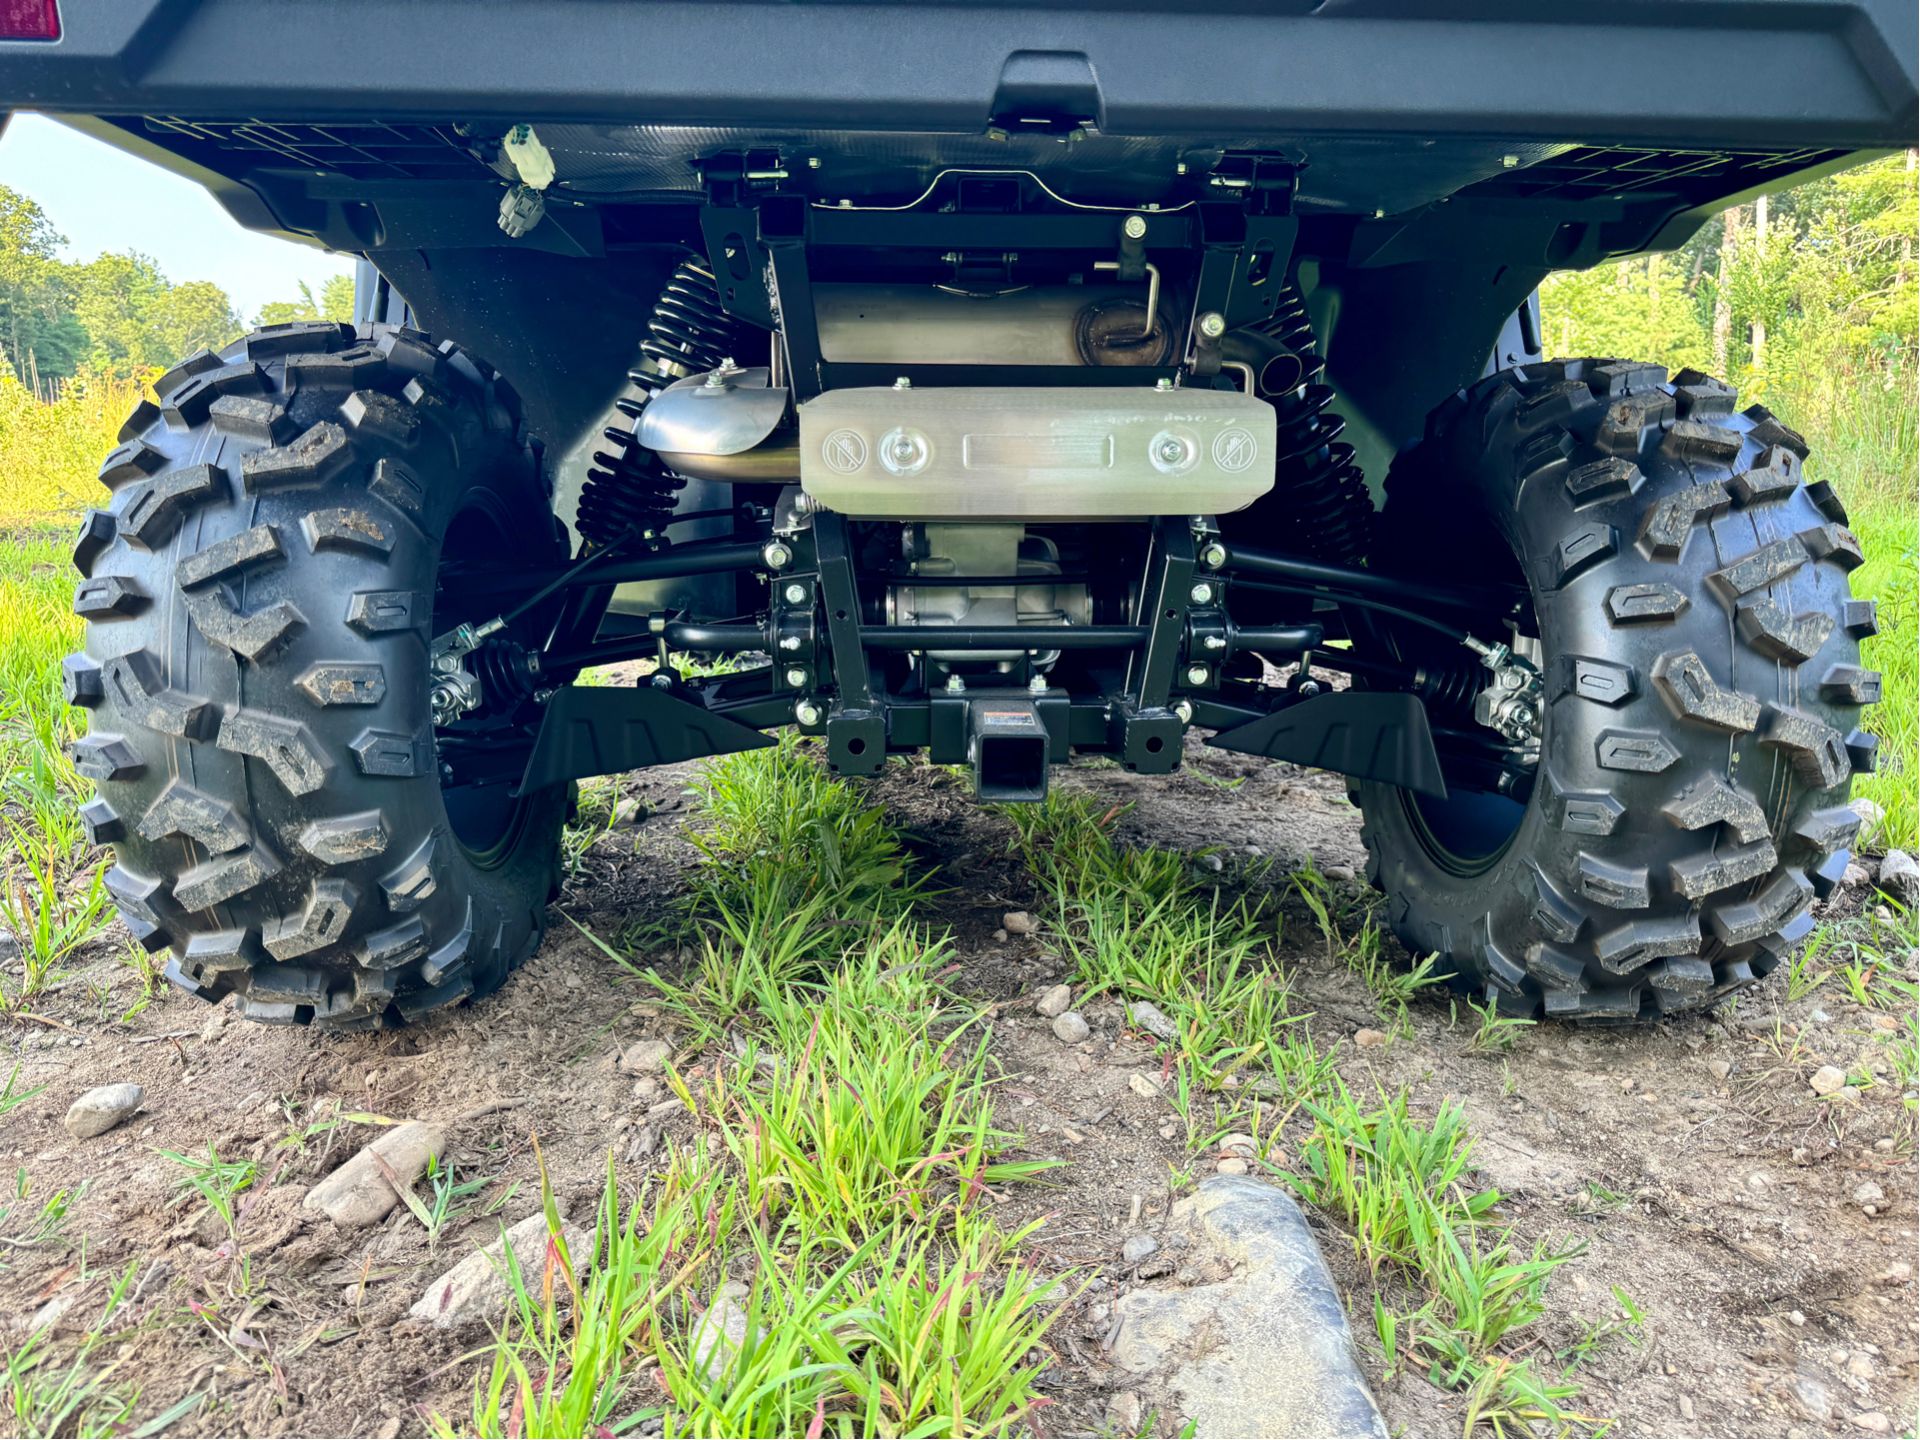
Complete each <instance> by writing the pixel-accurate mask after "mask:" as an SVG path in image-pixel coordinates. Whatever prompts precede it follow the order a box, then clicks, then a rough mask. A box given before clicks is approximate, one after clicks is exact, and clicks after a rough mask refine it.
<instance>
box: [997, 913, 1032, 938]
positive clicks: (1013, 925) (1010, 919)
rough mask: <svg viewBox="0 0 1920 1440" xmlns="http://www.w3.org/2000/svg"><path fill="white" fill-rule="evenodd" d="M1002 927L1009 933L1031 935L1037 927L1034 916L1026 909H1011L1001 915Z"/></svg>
mask: <svg viewBox="0 0 1920 1440" xmlns="http://www.w3.org/2000/svg"><path fill="white" fill-rule="evenodd" d="M1000 928H1001V929H1002V930H1004V931H1006V932H1007V934H1009V935H1031V934H1033V932H1034V929H1035V926H1034V923H1033V916H1031V915H1029V914H1028V913H1027V912H1026V911H1024V910H1009V911H1007V913H1006V914H1004V915H1002V916H1001V917H1000Z"/></svg>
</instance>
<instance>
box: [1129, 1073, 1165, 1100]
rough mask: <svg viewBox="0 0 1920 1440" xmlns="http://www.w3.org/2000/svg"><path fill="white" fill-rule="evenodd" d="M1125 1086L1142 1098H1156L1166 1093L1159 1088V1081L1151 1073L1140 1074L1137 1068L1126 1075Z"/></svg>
mask: <svg viewBox="0 0 1920 1440" xmlns="http://www.w3.org/2000/svg"><path fill="white" fill-rule="evenodd" d="M1127 1088H1128V1089H1129V1090H1131V1091H1133V1093H1134V1094H1136V1095H1138V1096H1139V1097H1140V1098H1141V1099H1142V1100H1158V1099H1160V1098H1161V1097H1162V1096H1163V1095H1165V1094H1166V1092H1165V1091H1164V1090H1162V1089H1161V1088H1160V1082H1159V1081H1158V1080H1155V1079H1154V1078H1153V1077H1152V1076H1151V1075H1142V1074H1141V1073H1140V1072H1139V1071H1138V1070H1136V1071H1134V1072H1133V1074H1131V1075H1129V1076H1127Z"/></svg>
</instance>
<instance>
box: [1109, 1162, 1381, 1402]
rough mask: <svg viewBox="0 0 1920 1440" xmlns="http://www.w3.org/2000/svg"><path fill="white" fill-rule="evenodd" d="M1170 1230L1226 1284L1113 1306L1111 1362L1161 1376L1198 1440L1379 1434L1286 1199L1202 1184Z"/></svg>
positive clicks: (1327, 1290)
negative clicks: (1225, 1269) (1115, 1323)
mask: <svg viewBox="0 0 1920 1440" xmlns="http://www.w3.org/2000/svg"><path fill="white" fill-rule="evenodd" d="M1242 1163H1244V1162H1242ZM1172 1223H1173V1224H1174V1225H1175V1226H1176V1227H1178V1228H1180V1229H1181V1230H1182V1231H1183V1233H1185V1234H1188V1235H1190V1236H1191V1237H1192V1242H1193V1244H1194V1245H1195V1246H1196V1247H1197V1248H1198V1249H1199V1250H1202V1251H1205V1252H1210V1255H1211V1257H1212V1258H1215V1259H1217V1260H1218V1261H1221V1262H1224V1263H1225V1264H1226V1265H1228V1266H1230V1267H1231V1268H1232V1271H1233V1274H1232V1278H1230V1279H1227V1280H1222V1281H1219V1282H1218V1283H1214V1284H1203V1285H1193V1286H1188V1287H1186V1288H1184V1289H1180V1290H1170V1291H1162V1290H1153V1289H1148V1288H1141V1289H1136V1290H1133V1291H1131V1292H1129V1293H1128V1294H1127V1295H1126V1296H1124V1297H1123V1298H1122V1299H1121V1300H1120V1302H1119V1305H1118V1306H1117V1307H1116V1313H1117V1314H1118V1316H1119V1321H1120V1323H1119V1333H1118V1335H1117V1336H1116V1337H1115V1339H1114V1343H1113V1360H1114V1363H1115V1364H1117V1365H1118V1366H1119V1367H1120V1368H1121V1369H1123V1370H1125V1371H1127V1372H1129V1373H1130V1374H1135V1375H1146V1374H1153V1373H1158V1374H1159V1375H1161V1376H1162V1378H1163V1379H1164V1381H1165V1383H1166V1385H1167V1387H1168V1389H1169V1390H1170V1392H1171V1393H1172V1394H1173V1395H1174V1396H1176V1397H1177V1398H1178V1401H1179V1409H1180V1413H1181V1414H1182V1415H1184V1416H1185V1417H1186V1418H1188V1419H1190V1420H1191V1421H1192V1422H1193V1423H1194V1429H1195V1430H1196V1432H1197V1433H1199V1434H1202V1435H1272V1436H1323V1435H1342V1436H1348V1435H1352V1436H1369V1437H1373V1436H1379V1437H1384V1436H1385V1435H1386V1434H1387V1428H1386V1425H1385V1422H1383V1421H1382V1420H1381V1418H1380V1411H1379V1408H1378V1407H1377V1406H1376V1405H1375V1404H1374V1401H1373V1396H1372V1395H1371V1394H1370V1393H1369V1392H1368V1390H1367V1385H1366V1381H1365V1379H1364V1377H1363V1376H1362V1375H1361V1372H1360V1369H1359V1366H1358V1365H1357V1364H1356V1363H1355V1361H1354V1356H1353V1337H1352V1335H1351V1333H1350V1332H1349V1331H1348V1328H1347V1315H1346V1310H1345V1309H1344V1308H1343V1307H1342V1305H1341V1303H1340V1296H1339V1292H1338V1291H1336V1290H1335V1289H1334V1285H1333V1278H1332V1276H1331V1275H1329V1274H1328V1273H1327V1267H1326V1262H1325V1261H1324V1260H1323V1259H1322V1258H1321V1255H1320V1250H1319V1247H1318V1246H1317V1245H1316V1244H1315V1243H1314V1239H1313V1233H1312V1231H1310V1230H1309V1229H1308V1228H1307V1222H1306V1219H1305V1217H1304V1216H1303V1215H1302V1214H1301V1213H1300V1207H1299V1206H1297V1205H1296V1204H1294V1202H1293V1201H1292V1200H1291V1199H1290V1198H1288V1196H1287V1195H1286V1193H1285V1192H1284V1191H1282V1190H1280V1189H1279V1188H1278V1187H1277V1186H1273V1185H1268V1184H1265V1183H1263V1182H1261V1181H1258V1180H1248V1179H1243V1178H1238V1177H1215V1178H1212V1179H1208V1180H1203V1181H1201V1182H1200V1184H1199V1186H1198V1187H1197V1188H1196V1189H1195V1190H1194V1192H1193V1194H1192V1195H1190V1196H1189V1197H1187V1198H1186V1199H1184V1200H1182V1201H1181V1202H1180V1203H1179V1204H1178V1205H1176V1206H1175V1207H1174V1212H1173V1217H1172Z"/></svg>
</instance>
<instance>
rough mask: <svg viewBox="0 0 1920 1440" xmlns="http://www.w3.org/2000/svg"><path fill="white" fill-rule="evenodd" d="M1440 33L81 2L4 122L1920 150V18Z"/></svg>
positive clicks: (14, 48) (1333, 10)
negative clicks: (1047, 115)
mask: <svg viewBox="0 0 1920 1440" xmlns="http://www.w3.org/2000/svg"><path fill="white" fill-rule="evenodd" d="M1415 8H1416V7H1415V6H1414V5H1412V4H1409V3H1407V0H1323V3H1320V4H1318V5H1309V4H1308V3H1306V0H1278V3H1260V0H1240V3H1232V4H1228V3H1220V4H1217V5H1216V6H1214V7H1211V8H1210V7H1206V6H1200V7H1167V6H1145V5H1143V4H1138V3H1134V0H1125V3H1118V0H1115V3H1104V4H1102V3H1086V0H1081V3H1067V0H1060V3H1053V4H1039V3H1026V4H947V3H914V4H907V3H891V4H888V3H880V4H865V3H807V0H798V3H787V4H759V3H738V0H657V3H649V4H645V5H635V4H616V3H588V0H517V3H515V4H512V5H503V4H500V3H497V0H408V3H406V4H403V5H395V4H392V3H390V0H333V3H327V4H322V3H319V0H115V3H111V4H101V3H93V0H68V3H66V4H65V5H64V6H63V7H62V12H63V19H64V22H65V27H66V33H65V35H64V36H63V38H62V39H61V40H59V41H58V42H56V43H52V44H33V43H0V107H5V108H19V109H40V110H49V111H65V112H69V113H79V114H93V115H178V116H189V117H194V118H201V119H221V118H229V119H232V118H243V117H245V118H255V119H273V118H286V119H295V118H297V119H302V120H309V121H312V120H323V119H325V118H328V117H339V118H346V117H355V118H371V117H378V118H382V119H389V120H396V121H400V120H414V119H431V120H437V121H444V120H447V119H449V118H458V119H464V120H471V121H479V122H488V121H501V122H514V121H520V120H534V121H539V120H559V119H578V120H603V121H606V120H639V121H644V122H646V123H650V124H670V125H719V124H726V125H731V126H766V127H782V128H793V129H800V128H814V129H833V130H846V129H861V130H877V131H897V130H923V131H924V130H952V131H957V132H962V133H978V132H979V131H980V129H981V128H982V127H983V126H984V125H985V124H986V123H987V121H988V118H989V117H990V116H993V115H995V114H996V113H999V112H1000V111H1001V110H1002V109H1003V107H1005V106H1009V105H1012V106H1020V105H1023V104H1025V103H1027V102H1029V101H1030V100H1032V99H1033V98H1034V95H1033V91H1032V81H1033V77H1035V76H1038V77H1040V82H1039V83H1040V88H1041V90H1042V92H1044V91H1045V89H1046V88H1047V85H1048V83H1049V81H1048V79H1047V77H1048V76H1057V77H1059V79H1060V84H1061V86H1062V88H1063V94H1065V95H1066V96H1067V97H1068V98H1069V99H1070V100H1071V102H1072V103H1073V104H1074V105H1075V107H1076V108H1084V109H1087V110H1088V111H1089V112H1090V113H1089V115H1088V116H1087V117H1085V118H1091V119H1093V120H1094V121H1096V123H1097V124H1098V125H1099V127H1100V129H1101V130H1103V131H1105V132H1106V133H1109V134H1131V135H1176V134H1194V135H1207V136H1221V137H1224V136H1233V137H1236V138H1237V139H1242V140H1245V141H1254V140H1258V139H1259V138H1261V137H1282V136H1309V135H1314V134H1328V133H1342V134H1350V135H1379V136H1395V135H1399V136H1480V137H1498V138H1500V139H1502V140H1510V141H1512V142H1514V143H1516V144H1519V143H1527V142H1535V143H1540V144H1549V145H1557V144H1583V145H1595V144H1638V145H1657V146H1664V147H1676V148H1678V147H1690V146H1736V147H1764V148H1769V149H1789V148H1792V147H1823V148H1830V149H1847V150H1859V149H1885V148H1897V147H1901V146H1905V145H1911V144H1913V143H1914V139H1915V128H1916V105H1915V69H1916V61H1915V52H1916V49H1917V48H1920V38H1917V31H1916V17H1915V7H1914V5H1913V3H1912V0H1659V3H1648V0H1623V3H1615V4H1609V5H1605V6H1601V5H1591V6H1585V7H1581V8H1579V9H1578V10H1572V9H1567V8H1562V7H1550V6H1542V5H1539V4H1538V3H1537V0H1469V3H1461V4H1456V5H1454V6H1452V7H1451V9H1452V14H1451V15H1450V16H1449V17H1448V18H1444V19H1436V18H1431V16H1430V15H1421V14H1409V13H1407V12H1409V11H1411V10H1414V9H1415ZM1421 8H1429V7H1421ZM1308 9H1311V10H1312V12H1313V13H1311V14H1306V13H1289V12H1301V11H1306V10H1308ZM1016 56H1026V57H1029V58H1027V59H1024V60H1016V59H1014V57H1016ZM1042 98H1044V95H1043V97H1042Z"/></svg>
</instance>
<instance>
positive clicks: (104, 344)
mask: <svg viewBox="0 0 1920 1440" xmlns="http://www.w3.org/2000/svg"><path fill="white" fill-rule="evenodd" d="M71 268H72V271H73V276H74V316H75V318H76V319H78V320H79V322H80V325H81V327H82V328H83V329H84V330H85V331H86V332H87V337H88V340H89V342H90V344H89V346H88V350H87V363H88V365H89V366H90V367H91V368H92V369H94V370H97V371H99V372H101V373H102V374H109V375H131V374H135V373H137V372H138V371H141V370H146V369H152V368H156V367H158V368H164V367H166V366H168V365H171V364H173V362H174V361H176V360H178V359H179V358H180V357H181V356H183V355H191V354H192V353H193V352H194V351H196V350H202V349H209V350H210V349H217V348H219V347H220V346H222V345H225V344H226V343H227V342H228V341H229V340H232V339H234V338H235V337H236V336H238V335H239V333H240V329H241V326H240V317H239V316H238V315H236V314H234V312H233V302H232V301H231V300H229V299H228V298H227V292H226V291H224V290H222V289H221V288H220V287H219V286H218V285H215V284H214V283H213V282H211V281H209V280H189V281H186V282H185V283H184V284H180V285H175V284H173V283H171V282H170V281H169V280H168V279H167V277H166V276H164V275H162V274H161V273H160V267H159V266H157V265H155V264H154V262H153V261H151V260H149V259H148V258H147V257H146V256H144V255H139V254H135V253H131V252H129V253H128V254H125V255H102V256H101V257H100V258H99V259H97V260H94V261H91V262H89V263H88V264H85V265H76V266H73V267H71Z"/></svg>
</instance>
